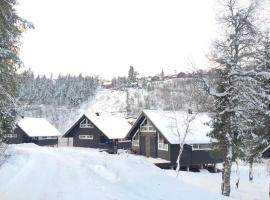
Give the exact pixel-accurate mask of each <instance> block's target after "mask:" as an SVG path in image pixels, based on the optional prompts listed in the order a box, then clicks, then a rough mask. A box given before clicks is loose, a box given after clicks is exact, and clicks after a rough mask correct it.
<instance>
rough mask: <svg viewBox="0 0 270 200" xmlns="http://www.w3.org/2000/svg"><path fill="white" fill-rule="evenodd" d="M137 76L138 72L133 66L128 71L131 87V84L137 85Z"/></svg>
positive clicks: (128, 81) (128, 82) (128, 80)
mask: <svg viewBox="0 0 270 200" xmlns="http://www.w3.org/2000/svg"><path fill="white" fill-rule="evenodd" d="M137 75H138V72H136V71H135V70H134V67H133V66H130V67H129V70H128V77H127V84H128V85H129V86H130V85H131V83H135V82H136V81H137Z"/></svg>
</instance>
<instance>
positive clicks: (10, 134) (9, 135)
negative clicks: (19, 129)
mask: <svg viewBox="0 0 270 200" xmlns="http://www.w3.org/2000/svg"><path fill="white" fill-rule="evenodd" d="M4 137H5V138H17V137H18V134H16V133H8V134H5V136H4Z"/></svg>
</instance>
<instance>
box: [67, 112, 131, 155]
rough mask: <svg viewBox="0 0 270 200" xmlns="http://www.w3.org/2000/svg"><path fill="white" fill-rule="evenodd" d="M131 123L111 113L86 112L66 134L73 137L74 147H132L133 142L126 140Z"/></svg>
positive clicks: (107, 148) (112, 150) (112, 149)
mask: <svg viewBox="0 0 270 200" xmlns="http://www.w3.org/2000/svg"><path fill="white" fill-rule="evenodd" d="M130 128H131V125H130V124H129V123H128V122H127V121H126V120H125V119H123V118H120V117H117V116H111V115H104V114H102V115H100V114H98V113H96V115H86V114H84V115H83V116H82V117H80V119H79V120H77V121H76V122H75V123H74V125H73V126H72V127H71V128H70V129H69V130H68V131H67V132H66V133H65V134H64V136H63V137H67V138H73V146H74V147H89V148H99V149H106V150H108V151H109V152H114V151H115V150H116V149H130V146H131V142H130V141H127V140H126V136H127V133H128V131H129V130H130Z"/></svg>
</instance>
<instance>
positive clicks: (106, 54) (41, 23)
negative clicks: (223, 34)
mask: <svg viewBox="0 0 270 200" xmlns="http://www.w3.org/2000/svg"><path fill="white" fill-rule="evenodd" d="M19 2H20V6H18V7H17V10H18V13H19V15H20V16H21V17H24V18H26V19H27V20H29V21H31V22H33V23H34V25H35V29H33V30H30V31H28V32H27V33H26V34H25V36H24V38H23V46H22V49H21V57H22V60H23V62H24V64H25V68H26V69H27V68H31V69H32V70H33V71H34V72H35V73H36V74H46V75H49V74H50V73H53V74H54V75H56V74H58V73H61V74H66V73H71V74H78V73H80V72H81V73H83V74H84V75H101V76H102V77H105V78H111V77H113V76H118V75H127V71H128V69H129V66H130V65H132V66H134V68H135V70H136V71H138V72H139V74H140V75H153V74H155V73H159V72H161V70H162V68H163V69H164V72H165V74H167V73H171V72H173V71H174V70H176V71H177V72H179V71H187V70H189V69H190V68H191V67H190V61H192V62H193V63H194V64H195V65H196V67H197V68H206V67H207V64H206V60H207V59H206V58H205V53H206V52H207V51H208V48H209V46H210V44H211V41H212V39H213V38H214V36H215V33H216V26H215V14H216V13H215V12H214V7H215V5H214V2H215V0H203V1H202V0H76V1H75V0H20V1H19Z"/></svg>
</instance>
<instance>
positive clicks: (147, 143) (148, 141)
mask: <svg viewBox="0 0 270 200" xmlns="http://www.w3.org/2000/svg"><path fill="white" fill-rule="evenodd" d="M145 151H146V152H145V155H146V156H147V157H150V156H151V136H150V135H147V136H145Z"/></svg>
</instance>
